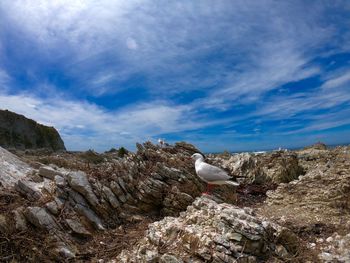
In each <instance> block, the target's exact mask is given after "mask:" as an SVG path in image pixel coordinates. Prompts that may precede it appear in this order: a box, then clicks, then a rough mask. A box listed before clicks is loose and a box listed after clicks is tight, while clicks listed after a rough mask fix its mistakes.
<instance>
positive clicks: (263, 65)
mask: <svg viewBox="0 0 350 263" xmlns="http://www.w3.org/2000/svg"><path fill="white" fill-rule="evenodd" d="M349 14H350V2H349V1H321V0H317V1H311V0H310V1H296V0H293V1H268V0H266V1H265V0H262V1H255V0H254V1H253V0H252V1H247V0H244V1H240V0H235V1H231V0H228V1H219V0H218V1H211V0H208V1H143V0H135V1H134V0H128V1H118V0H115V1H107V0H100V1H97V0H61V1H59V0H47V1H44V0H36V1H30V0H11V1H1V2H0V108H2V109H9V110H12V111H15V112H17V113H21V114H24V115H26V116H27V117H30V118H32V119H35V120H37V121H39V122H41V123H44V124H47V125H52V126H55V127H56V128H57V129H58V130H59V132H60V133H61V135H62V137H63V139H64V141H65V144H66V146H67V148H68V149H70V150H85V149H89V148H94V149H96V150H98V151H103V150H107V149H109V148H111V147H119V146H125V147H127V148H130V149H134V145H135V142H142V141H145V140H152V141H156V140H157V139H158V138H164V139H165V140H166V141H168V142H174V141H178V140H186V141H189V142H191V143H194V144H195V145H196V146H198V147H199V148H200V149H201V150H203V151H222V150H231V151H241V150H260V149H271V148H278V147H280V146H281V147H298V146H303V145H306V144H310V143H314V142H316V141H318V140H321V141H325V142H326V143H329V144H337V143H346V142H349V135H350V15H349Z"/></svg>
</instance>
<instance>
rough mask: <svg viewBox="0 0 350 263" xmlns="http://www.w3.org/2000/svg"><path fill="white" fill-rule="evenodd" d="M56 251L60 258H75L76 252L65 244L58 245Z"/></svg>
mask: <svg viewBox="0 0 350 263" xmlns="http://www.w3.org/2000/svg"><path fill="white" fill-rule="evenodd" d="M55 252H56V254H57V256H58V258H64V259H66V260H72V259H74V258H75V253H74V252H73V251H72V250H71V249H70V248H68V247H67V246H66V245H65V244H61V245H58V246H57V248H56V249H55Z"/></svg>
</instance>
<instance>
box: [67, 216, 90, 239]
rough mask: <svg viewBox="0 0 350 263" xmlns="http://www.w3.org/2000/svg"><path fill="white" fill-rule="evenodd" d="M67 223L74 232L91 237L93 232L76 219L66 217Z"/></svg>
mask: <svg viewBox="0 0 350 263" xmlns="http://www.w3.org/2000/svg"><path fill="white" fill-rule="evenodd" d="M66 223H67V224H68V226H69V228H70V229H71V230H72V231H73V233H74V234H77V235H79V236H82V237H91V233H90V232H89V231H88V230H86V228H85V227H84V226H83V225H82V224H81V223H80V222H79V221H78V220H76V219H66Z"/></svg>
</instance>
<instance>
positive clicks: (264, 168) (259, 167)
mask: <svg viewBox="0 0 350 263" xmlns="http://www.w3.org/2000/svg"><path fill="white" fill-rule="evenodd" d="M211 161H212V162H214V163H215V164H218V165H220V166H222V167H223V168H224V169H227V170H228V171H229V172H230V173H231V174H232V175H234V176H236V178H237V180H238V181H239V182H241V183H244V184H263V183H274V184H279V183H287V182H290V181H292V180H295V179H297V178H298V177H299V176H300V175H303V174H304V170H303V168H302V167H301V166H300V165H299V162H298V158H297V155H296V154H295V153H292V152H288V151H276V152H272V153H264V154H259V155H255V154H250V153H240V154H235V155H232V156H230V157H229V158H226V159H222V158H218V157H215V156H214V157H211Z"/></svg>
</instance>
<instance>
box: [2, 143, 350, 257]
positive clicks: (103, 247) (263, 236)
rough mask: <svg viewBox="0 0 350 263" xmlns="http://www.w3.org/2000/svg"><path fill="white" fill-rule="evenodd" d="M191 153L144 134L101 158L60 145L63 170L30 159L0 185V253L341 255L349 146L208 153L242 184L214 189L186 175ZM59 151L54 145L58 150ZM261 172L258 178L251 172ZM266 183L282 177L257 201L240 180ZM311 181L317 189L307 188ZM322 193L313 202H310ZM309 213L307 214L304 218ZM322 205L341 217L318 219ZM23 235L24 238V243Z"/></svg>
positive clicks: (345, 230) (262, 185)
mask: <svg viewBox="0 0 350 263" xmlns="http://www.w3.org/2000/svg"><path fill="white" fill-rule="evenodd" d="M318 151H319V150H318ZM322 151H324V150H322ZM3 152H6V151H5V150H4V151H3ZM194 152H198V150H197V149H196V148H195V147H193V146H192V145H189V144H186V143H178V144H176V145H174V146H171V145H166V146H163V147H160V146H157V145H153V144H151V143H149V142H146V143H144V144H142V145H141V144H138V145H137V152H136V153H129V154H128V155H126V156H125V157H124V158H114V157H113V158H102V159H104V161H103V162H101V163H98V164H91V165H81V164H79V165H77V162H76V161H77V160H78V159H74V158H75V157H76V156H75V155H69V157H68V160H70V161H68V160H66V162H60V163H63V164H65V165H66V164H67V163H71V162H74V163H72V164H70V165H69V166H67V165H66V166H65V168H63V167H57V166H56V165H53V164H49V165H41V164H39V163H37V161H35V160H36V158H37V157H36V156H34V157H30V158H29V160H30V163H31V164H32V165H33V167H32V168H31V171H28V172H27V173H25V176H24V177H18V178H17V179H18V181H17V182H16V183H15V185H14V186H12V185H7V186H6V187H2V188H1V189H0V190H1V191H0V232H1V236H0V241H1V242H0V244H1V247H0V249H1V251H4V258H6V257H7V258H8V259H16V260H17V261H38V260H39V261H43V260H54V259H55V260H68V259H72V260H74V261H97V260H103V262H120V261H122V262H189V261H188V260H192V261H193V262H261V261H269V262H281V261H292V262H293V261H294V262H307V260H310V262H315V260H321V261H325V262H328V261H327V260H328V259H334V260H340V262H342V261H341V260H343V259H346V255H347V254H346V253H348V250H346V248H342V244H345V243H346V242H347V241H346V240H347V238H348V233H349V229H348V226H347V225H346V224H344V221H342V220H347V219H348V214H349V207H348V206H347V204H348V198H347V196H348V195H347V194H346V193H347V186H346V183H347V181H348V178H347V174H348V171H349V169H350V168H349V156H348V154H349V150H348V148H344V147H341V148H339V149H335V150H333V151H328V150H326V151H325V152H323V153H317V154H318V155H317V156H316V157H315V158H314V157H312V158H311V157H310V156H311V155H310V154H308V153H305V152H303V151H300V152H288V151H287V152H284V151H283V152H277V153H276V152H273V153H266V154H262V155H259V156H256V155H251V154H248V155H244V156H243V155H239V156H236V155H232V156H228V157H227V158H226V157H225V158H222V157H218V156H210V158H209V162H212V163H216V164H218V165H220V164H222V163H225V162H226V163H227V165H223V164H222V166H224V167H226V168H228V169H229V168H230V167H234V169H233V168H232V171H235V173H234V174H233V176H236V177H238V179H240V180H241V182H242V186H241V187H240V188H238V189H237V192H236V191H235V190H236V189H235V188H232V187H228V186H227V187H219V188H218V189H216V190H215V191H214V194H213V196H212V197H211V198H207V197H205V196H202V197H200V198H198V197H199V196H201V192H202V191H203V189H204V184H203V182H201V181H200V180H199V179H198V177H197V176H196V175H195V174H194V168H193V163H192V162H191V160H190V158H189V157H190V156H191V154H193V153H194ZM0 153H1V152H0ZM8 156H11V157H12V158H14V159H16V157H14V156H12V155H8ZM65 156H68V155H67V153H62V154H61V155H55V160H61V159H67V157H65ZM73 156H74V158H72V157H73ZM27 157H28V156H27ZM27 157H26V160H27V159H28V158H27ZM57 158H58V159H57ZM37 160H41V159H40V158H37ZM47 160H51V159H50V158H48V159H47ZM228 160H231V161H228ZM233 160H236V161H233ZM237 160H238V161H237ZM240 160H242V161H240ZM251 160H254V161H253V162H252V161H251ZM17 161H18V163H20V161H19V160H18V159H17V160H16V162H17ZM21 163H22V164H23V162H21ZM247 164H249V165H247ZM252 164H253V165H252ZM0 165H3V164H2V163H1V164H0ZM70 167H80V168H81V170H80V171H78V170H74V169H72V168H70ZM247 167H248V168H247ZM332 167H333V168H332ZM259 170H260V171H259ZM256 171H259V172H256ZM301 171H302V172H301ZM318 171H321V172H322V175H321V177H319V175H316V174H317V173H318ZM305 172H306V174H305V175H303V174H304V173H305ZM249 174H254V175H253V176H249ZM262 174H263V175H262ZM261 175H262V176H261ZM260 176H261V178H264V180H260V179H258V180H256V179H254V180H251V178H257V177H260ZM276 178H283V179H282V182H283V181H284V182H285V183H280V182H281V181H279V180H280V179H278V180H277V179H276ZM320 178H321V179H320ZM1 179H3V177H1ZM275 180H276V181H275ZM258 182H259V183H258ZM271 182H273V184H275V185H277V184H279V186H278V188H277V190H276V191H273V190H272V191H270V192H268V193H267V196H268V197H267V200H266V202H265V203H262V202H261V201H260V200H259V201H257V202H256V203H255V204H254V205H251V203H250V202H247V203H245V200H246V199H252V198H253V197H254V196H255V195H256V194H257V192H252V193H249V192H247V191H246V190H247V189H249V187H251V186H254V187H255V188H256V187H260V188H258V189H260V190H259V191H260V192H259V193H258V194H259V195H261V196H266V195H265V191H266V188H265V185H266V184H270V183H271ZM288 182H289V183H288ZM310 184H314V186H315V188H318V189H323V191H322V192H320V191H317V190H313V189H309V188H308V187H307V185H310ZM322 185H324V186H322ZM322 187H323V188H322ZM261 189H263V191H262V190H261ZM338 189H340V190H338ZM327 191H328V192H327ZM319 199H320V200H321V202H320V203H322V205H320V206H317V205H314V203H317V202H319V201H320V200H319ZM253 200H255V199H253ZM288 204H289V205H290V206H288ZM246 205H251V206H252V207H253V208H247V207H245V206H246ZM328 208H329V211H327V212H324V211H323V209H328ZM303 209H304V210H303ZM313 209H314V210H313ZM320 209H321V210H320ZM309 210H310V211H312V212H311V213H309V214H308V213H307V212H308V211H309ZM339 211H341V213H343V216H342V215H341V213H340V212H339ZM286 215H290V217H287V216H286ZM306 215H310V218H313V219H312V220H311V221H308V220H307V218H306V217H305V216H306ZM320 215H321V216H325V217H324V218H326V216H331V217H332V218H333V219H334V220H338V223H337V224H330V223H329V222H327V221H326V220H324V221H317V220H316V219H317V216H320ZM169 216H170V217H169ZM162 218H163V219H162ZM159 220H160V221H159ZM342 222H343V224H342V225H341V223H342ZM301 223H303V224H301ZM147 228H148V230H147V232H146V233H145V234H144V231H145V230H146V229H147ZM317 231H319V232H320V233H322V235H319V234H317ZM336 231H338V233H335V232H336ZM306 233H309V234H310V235H312V236H311V237H310V236H309V237H308V236H306ZM28 237H30V240H31V242H30V243H26V241H25V240H27V239H28ZM142 237H143V238H142ZM329 237H332V238H329ZM321 239H323V242H321V241H320V240H321ZM326 239H327V240H328V241H324V240H326ZM174 240H175V241H176V242H175V241H174ZM168 245H169V246H170V247H169V248H167V247H168ZM47 248H50V249H47ZM122 249H124V250H123V251H122ZM42 250H45V251H46V252H45V253H42V252H41V251H42ZM317 254H319V256H318V257H316V256H315V255H317ZM101 262H102V261H101ZM344 262H346V261H344Z"/></svg>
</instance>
